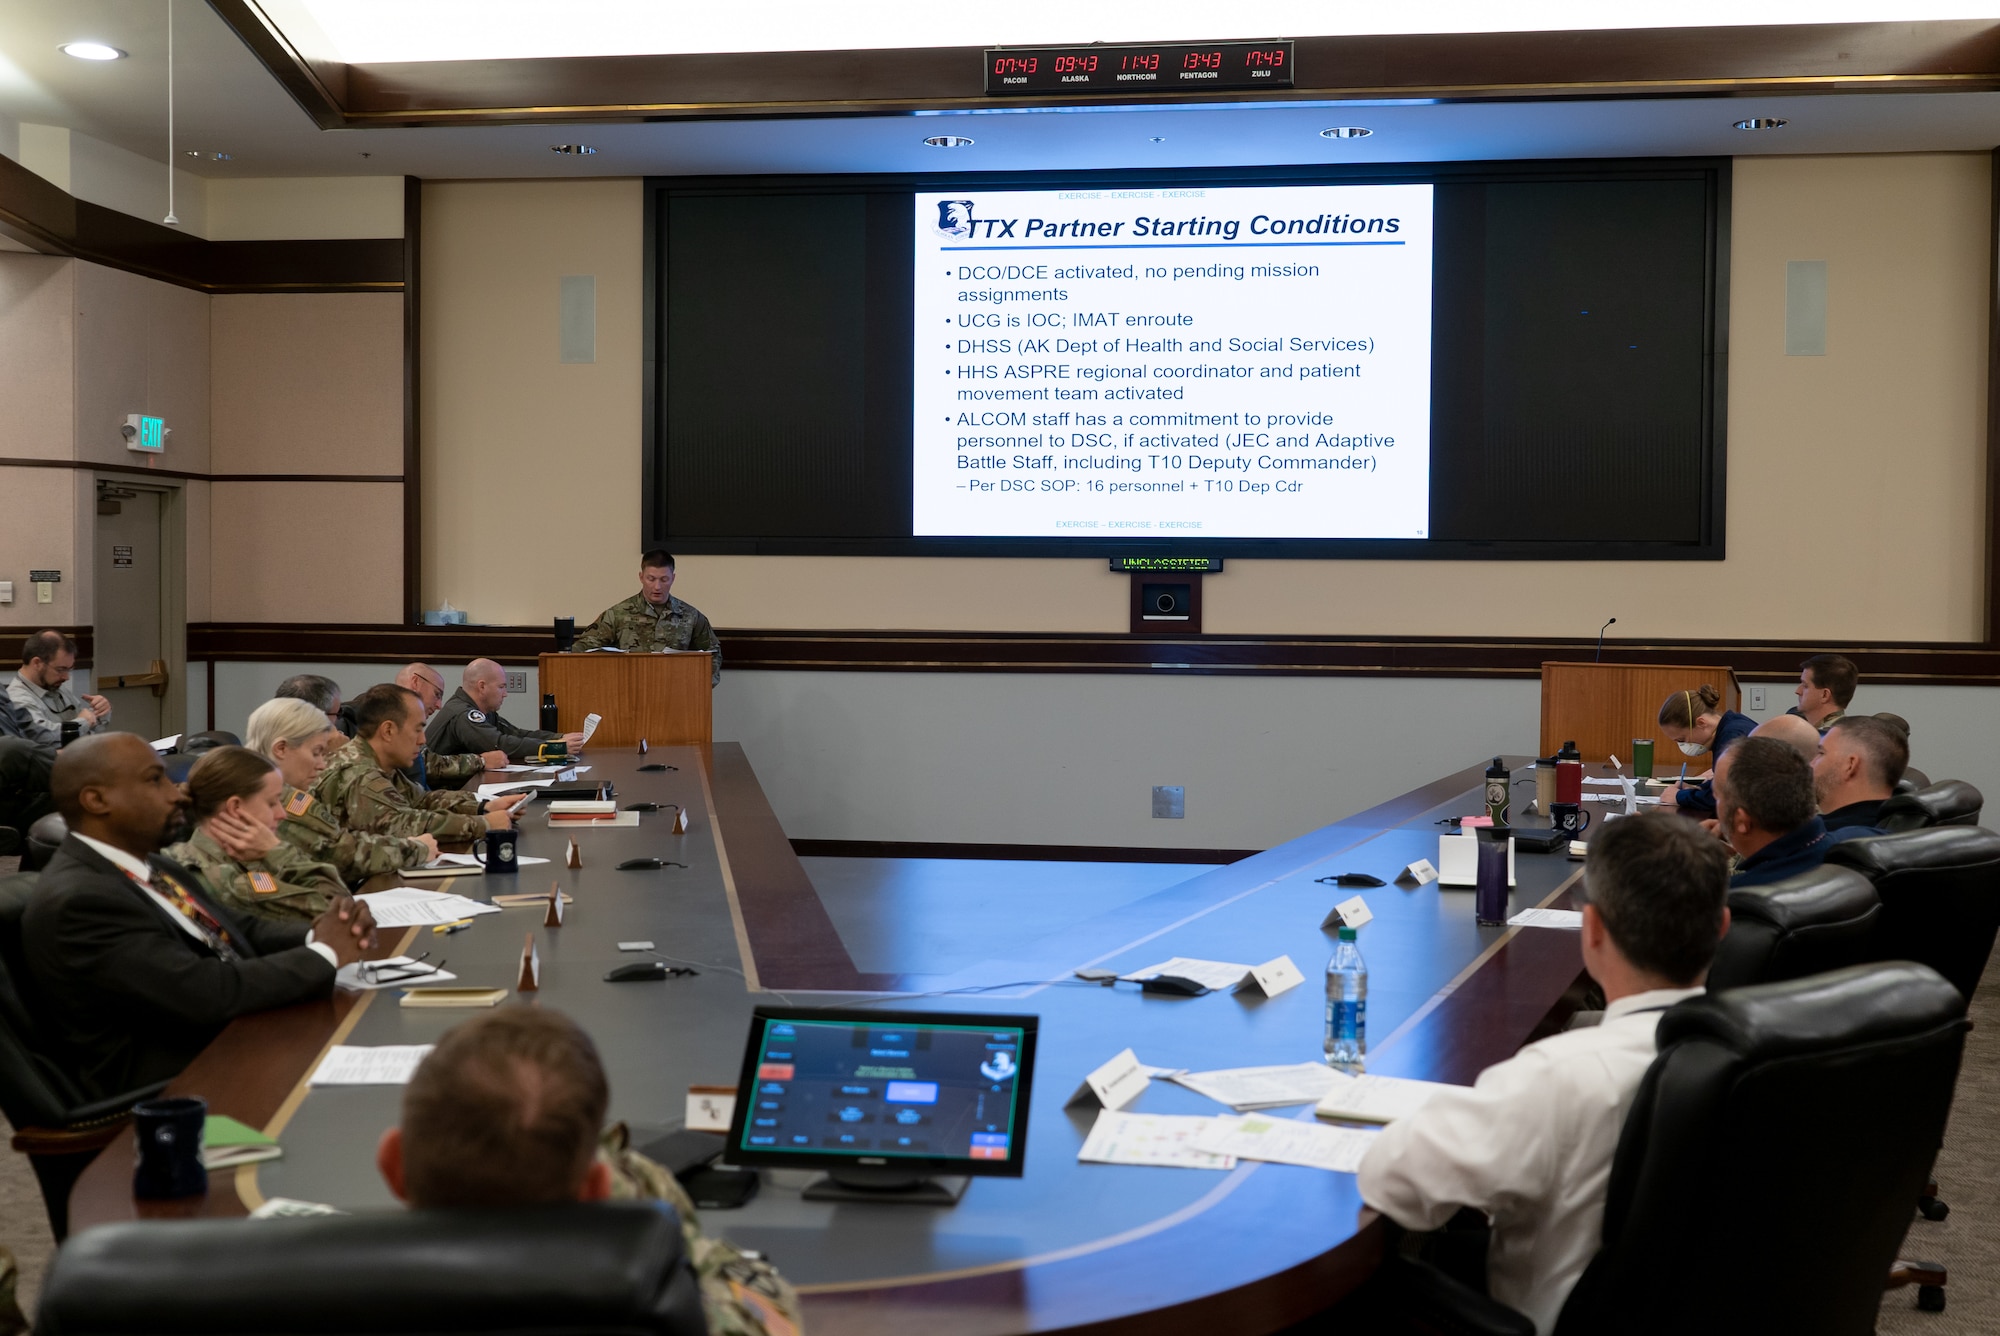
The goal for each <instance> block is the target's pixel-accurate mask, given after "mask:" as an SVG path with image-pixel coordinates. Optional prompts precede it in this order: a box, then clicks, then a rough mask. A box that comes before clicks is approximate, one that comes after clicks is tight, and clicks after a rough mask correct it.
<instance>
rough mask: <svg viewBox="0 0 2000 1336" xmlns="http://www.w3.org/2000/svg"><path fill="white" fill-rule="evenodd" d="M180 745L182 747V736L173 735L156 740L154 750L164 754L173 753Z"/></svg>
mask: <svg viewBox="0 0 2000 1336" xmlns="http://www.w3.org/2000/svg"><path fill="white" fill-rule="evenodd" d="M180 745H181V735H180V734H178V733H174V734H171V735H169V736H167V737H164V738H155V739H154V740H153V750H154V751H156V752H160V753H163V754H164V753H166V752H170V751H172V750H173V749H174V748H176V747H178V746H180Z"/></svg>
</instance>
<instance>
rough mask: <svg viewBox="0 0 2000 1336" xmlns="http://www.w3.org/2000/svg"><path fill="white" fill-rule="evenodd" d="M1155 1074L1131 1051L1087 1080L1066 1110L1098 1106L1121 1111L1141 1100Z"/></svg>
mask: <svg viewBox="0 0 2000 1336" xmlns="http://www.w3.org/2000/svg"><path fill="white" fill-rule="evenodd" d="M1153 1071H1154V1069H1153V1068H1151V1067H1148V1066H1146V1065H1145V1064H1144V1063H1142V1062H1140V1061H1139V1055H1138V1054H1136V1053H1134V1052H1133V1051H1132V1050H1131V1049H1129V1048H1128V1049H1126V1050H1125V1051H1124V1052H1122V1053H1120V1054H1119V1055H1118V1056H1117V1057H1115V1058H1113V1059H1111V1061H1109V1062H1107V1063H1105V1064H1104V1065H1103V1066H1101V1067H1099V1068H1098V1069H1097V1070H1096V1071H1094V1072H1092V1073H1090V1074H1089V1075H1088V1076H1086V1077H1084V1078H1083V1084H1082V1085H1080V1086H1078V1087H1077V1088H1076V1093H1075V1094H1073V1095H1071V1096H1070V1097H1069V1099H1068V1100H1066V1101H1064V1103H1063V1107H1064V1108H1071V1107H1073V1106H1075V1105H1078V1104H1090V1103H1096V1104H1099V1105H1101V1106H1103V1107H1104V1108H1107V1109H1122V1108H1124V1107H1125V1106H1126V1105H1127V1104H1130V1103H1131V1102H1132V1101H1133V1100H1135V1099H1137V1098H1138V1097H1139V1094H1140V1092H1141V1091H1143V1090H1144V1089H1145V1088H1146V1083H1147V1082H1148V1081H1150V1080H1152V1077H1153Z"/></svg>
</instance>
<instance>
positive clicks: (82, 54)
mask: <svg viewBox="0 0 2000 1336" xmlns="http://www.w3.org/2000/svg"><path fill="white" fill-rule="evenodd" d="M57 49H58V50H60V51H61V52H62V53H63V54H64V55H66V56H75V57H76V58H77V59H78V60H123V59H125V53H124V52H123V51H120V50H119V49H118V48H117V47H115V46H106V45H105V44H104V43H102V42H64V43H63V44H62V45H61V46H60V47H58V48H57Z"/></svg>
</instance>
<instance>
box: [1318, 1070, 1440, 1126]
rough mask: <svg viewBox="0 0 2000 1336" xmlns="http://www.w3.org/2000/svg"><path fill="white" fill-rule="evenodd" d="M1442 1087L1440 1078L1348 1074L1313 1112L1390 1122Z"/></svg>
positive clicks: (1356, 1121) (1373, 1121)
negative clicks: (1416, 1078) (1414, 1078)
mask: <svg viewBox="0 0 2000 1336" xmlns="http://www.w3.org/2000/svg"><path fill="white" fill-rule="evenodd" d="M1444 1088H1445V1086H1444V1084H1443V1083H1442V1082H1438V1081H1412V1080H1409V1079H1408V1078H1406V1077H1401V1076H1350V1077H1348V1078H1347V1079H1346V1080H1344V1081H1342V1082H1340V1083H1339V1084H1338V1085H1336V1086H1334V1087H1333V1089H1331V1090H1329V1091H1327V1092H1326V1094H1325V1096H1324V1097H1322V1098H1321V1100H1320V1102H1319V1103H1318V1104H1316V1105H1314V1106H1313V1112H1314V1113H1315V1114H1318V1115H1319V1116H1320V1117H1322V1118H1344V1119H1346V1120H1347V1121H1349V1122H1354V1123H1392V1122H1394V1121H1396V1119H1398V1118H1407V1117H1409V1116H1410V1115H1411V1114H1413V1113H1415V1112H1416V1111H1417V1110H1418V1109H1421V1108H1422V1107H1423V1106H1424V1105H1425V1104H1426V1103H1428V1102H1429V1101H1430V1098H1431V1096H1433V1095H1435V1094H1437V1092H1438V1091H1440V1090H1443V1089H1444Z"/></svg>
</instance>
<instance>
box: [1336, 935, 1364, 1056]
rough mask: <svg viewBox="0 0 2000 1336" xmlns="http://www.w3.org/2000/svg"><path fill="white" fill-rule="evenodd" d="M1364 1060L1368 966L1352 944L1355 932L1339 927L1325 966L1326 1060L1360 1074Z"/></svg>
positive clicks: (1359, 949)
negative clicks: (1335, 941)
mask: <svg viewBox="0 0 2000 1336" xmlns="http://www.w3.org/2000/svg"><path fill="white" fill-rule="evenodd" d="M1367 1060H1368V966H1367V964H1366V963H1365V962H1363V961H1362V959H1361V948H1360V947H1358V946H1356V945H1355V944H1354V929H1352V928H1342V929H1341V930H1340V942H1339V944H1338V945H1336V946H1335V947H1334V948H1333V959H1332V960H1329V961H1328V962H1327V963H1326V1061H1327V1065H1328V1066H1331V1067H1337V1068H1339V1069H1340V1070H1341V1071H1344V1072H1352V1073H1356V1074H1359V1073H1360V1072H1361V1070H1362V1069H1363V1068H1364V1067H1365V1066H1366V1065H1367Z"/></svg>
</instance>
